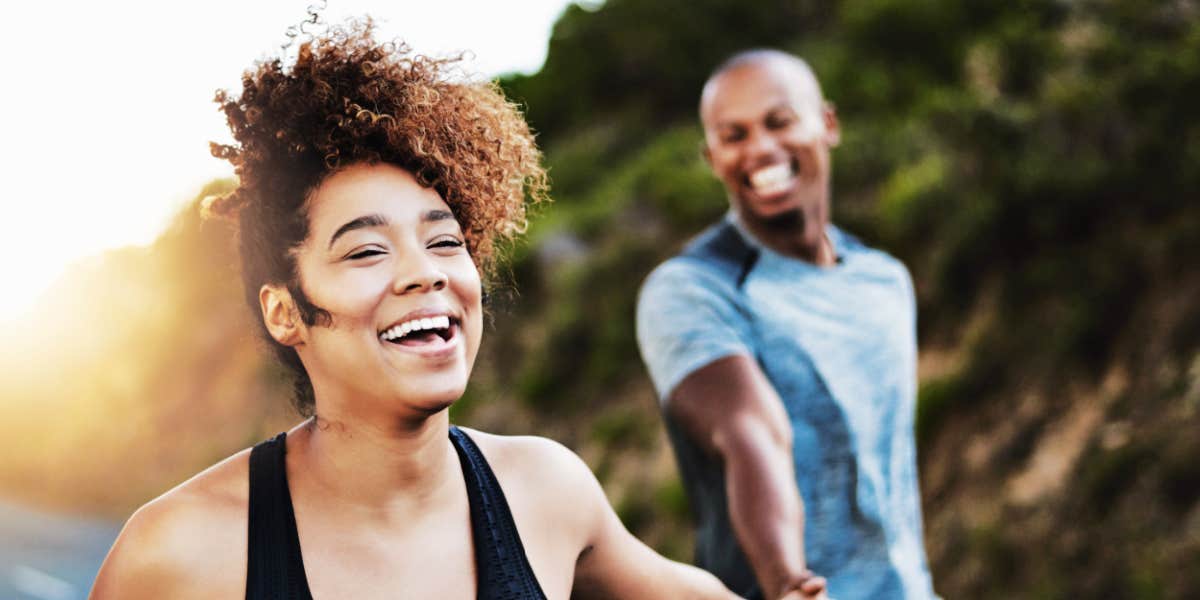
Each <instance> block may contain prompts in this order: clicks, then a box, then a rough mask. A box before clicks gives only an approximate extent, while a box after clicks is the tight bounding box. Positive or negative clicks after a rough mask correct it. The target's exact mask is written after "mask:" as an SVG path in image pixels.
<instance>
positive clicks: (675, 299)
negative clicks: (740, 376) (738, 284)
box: [637, 262, 754, 405]
mask: <svg viewBox="0 0 1200 600" xmlns="http://www.w3.org/2000/svg"><path fill="white" fill-rule="evenodd" d="M637 340H638V348H639V349H640V350H641V353H642V360H643V361H644V362H645V363H646V368H647V370H649V372H650V379H651V380H652V381H653V382H654V388H655V390H657V392H658V398H659V402H660V403H662V404H664V405H665V404H666V402H667V399H668V398H669V397H670V395H671V392H672V391H674V390H675V387H676V386H678V385H679V383H680V382H682V381H683V380H684V379H685V378H687V376H688V375H691V374H692V373H693V372H695V371H696V370H697V369H699V368H701V367H703V366H705V365H708V364H710V363H712V362H713V361H715V360H717V359H719V358H725V357H727V356H734V355H738V354H746V355H751V356H752V355H753V354H754V352H753V350H752V348H753V337H752V335H751V331H750V323H749V322H748V321H747V320H746V317H745V316H744V315H743V313H742V312H741V311H740V310H739V308H738V305H737V297H736V290H735V289H734V288H733V287H732V286H730V285H728V284H725V283H723V282H721V281H720V280H719V279H718V278H717V277H715V276H713V275H710V274H708V273H705V272H704V271H702V270H700V269H697V268H692V267H689V266H688V265H687V264H680V263H677V262H668V263H666V264H664V265H662V266H660V267H659V268H658V269H656V270H655V271H654V272H653V273H651V274H650V276H649V277H648V278H646V282H645V283H644V284H643V285H642V290H641V293H640V294H639V296H638V304H637Z"/></svg>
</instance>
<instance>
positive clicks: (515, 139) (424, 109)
mask: <svg viewBox="0 0 1200 600" xmlns="http://www.w3.org/2000/svg"><path fill="white" fill-rule="evenodd" d="M297 50H298V52H297V55H296V57H295V59H294V61H290V63H289V62H285V60H284V59H282V58H276V59H273V60H267V61H262V62H259V63H257V64H256V65H255V67H254V68H253V69H251V70H249V71H247V72H246V73H245V74H244V75H243V77H242V92H241V94H240V95H239V96H233V95H231V94H229V93H228V92H226V91H224V90H220V91H218V92H217V96H216V102H217V103H218V104H220V108H221V110H222V111H223V112H224V113H225V116H226V117H227V119H228V121H229V127H230V129H231V130H232V133H233V137H234V139H235V140H236V142H237V143H236V145H224V144H216V143H214V144H212V152H213V155H214V156H216V157H218V158H223V159H226V160H228V161H229V162H230V163H232V164H233V166H234V168H235V172H236V174H237V177H238V187H237V188H236V189H235V190H234V191H233V192H231V193H229V194H227V195H225V196H222V197H215V198H211V199H209V201H208V203H207V205H206V211H207V212H208V213H209V214H212V215H220V216H226V217H229V218H232V219H235V220H236V222H237V224H238V248H239V253H240V256H241V261H242V280H243V284H244V287H245V294H246V301H247V303H248V304H249V305H250V307H251V309H252V311H253V312H254V313H255V315H256V316H257V315H258V312H259V300H258V292H259V289H260V288H261V287H262V286H263V285H264V284H274V285H285V286H287V288H288V290H289V291H290V292H291V294H292V297H293V298H294V299H295V300H296V304H297V308H298V310H299V312H300V316H301V318H302V319H303V320H304V322H305V323H307V324H309V325H313V324H317V323H320V322H326V321H327V320H328V317H329V315H328V313H326V312H325V311H323V310H321V309H320V308H319V307H316V306H314V305H312V304H311V303H310V302H309V301H308V300H307V298H306V297H305V295H304V293H303V290H302V289H301V286H300V282H299V279H298V274H297V270H296V263H295V259H294V256H293V253H292V250H293V249H295V248H296V247H298V246H300V245H301V244H302V243H303V242H304V240H305V239H306V238H307V237H308V214H307V210H306V209H307V205H306V202H307V199H308V198H309V196H310V195H311V193H312V192H313V191H314V190H315V189H316V188H317V187H318V186H319V185H320V184H321V182H323V181H324V180H325V178H327V177H329V176H330V175H331V174H333V173H335V172H337V171H338V170H339V169H341V168H344V167H348V166H350V165H353V164H357V163H389V164H393V165H396V166H398V167H400V168H403V169H405V170H407V171H409V172H410V173H412V174H413V176H414V177H416V179H417V181H418V182H420V183H421V184H422V185H424V186H427V187H429V188H432V189H434V190H436V191H437V192H438V193H439V194H441V196H442V199H443V200H445V202H446V204H447V205H449V207H450V210H451V211H452V212H453V213H454V215H455V217H456V218H457V219H458V222H459V225H460V226H461V227H462V230H463V233H464V235H465V237H466V242H467V247H468V249H469V251H470V253H471V256H472V258H473V259H474V260H475V263H476V265H477V266H478V267H479V268H480V271H481V272H482V274H483V275H484V277H485V280H486V279H487V278H488V277H489V276H490V275H491V274H492V273H493V271H494V267H495V262H496V250H497V243H498V242H500V241H502V240H504V239H507V238H510V237H511V236H513V235H515V234H517V233H519V232H521V231H522V230H523V229H524V226H525V205H526V202H527V201H531V202H537V201H540V200H542V199H544V198H545V196H546V189H547V184H546V174H545V171H544V169H543V168H542V166H541V153H540V152H539V150H538V149H537V146H536V145H535V144H534V140H533V135H532V133H531V132H530V130H529V126H528V125H527V124H526V122H525V120H524V118H523V117H522V115H521V113H520V112H519V110H518V109H517V107H516V106H514V105H513V104H512V103H510V102H508V101H507V100H506V99H505V98H504V96H503V94H502V93H501V92H500V91H499V89H498V86H497V85H496V84H495V83H491V82H472V81H467V80H465V79H464V78H463V77H461V76H459V77H458V79H457V80H455V79H453V78H451V77H450V75H451V72H450V71H451V69H450V67H453V66H454V63H455V61H456V59H435V58H429V57H425V56H420V55H414V54H412V53H411V52H410V50H409V48H408V47H407V46H406V45H404V44H403V43H398V42H389V43H379V42H376V41H375V39H374V36H373V25H372V23H371V21H370V20H366V21H351V22H349V23H348V24H347V25H346V26H342V27H337V26H335V27H330V28H328V29H327V30H326V31H325V32H324V33H322V34H320V35H318V36H315V37H313V38H312V39H308V40H306V41H304V42H303V43H302V44H300V46H299V47H298V49H297ZM255 322H257V323H258V324H259V333H260V334H261V335H262V336H263V337H264V338H265V339H266V340H267V341H268V343H269V344H270V345H271V347H272V349H273V350H274V352H275V354H276V356H277V357H278V358H279V359H280V360H281V361H282V362H283V363H284V365H285V366H287V367H288V368H289V370H291V371H292V373H293V375H294V376H295V388H296V394H295V399H294V400H295V404H296V407H297V408H298V409H299V411H300V412H301V414H305V415H309V414H311V413H312V409H313V397H312V384H311V382H310V381H309V379H308V376H307V373H306V372H305V370H304V367H303V365H302V364H301V363H300V359H299V356H298V355H297V354H296V352H295V351H294V350H293V349H292V348H290V347H286V346H283V345H281V344H279V343H277V342H275V340H274V339H272V338H271V337H270V335H269V334H268V333H267V331H266V328H265V325H263V323H262V319H261V318H256V319H255Z"/></svg>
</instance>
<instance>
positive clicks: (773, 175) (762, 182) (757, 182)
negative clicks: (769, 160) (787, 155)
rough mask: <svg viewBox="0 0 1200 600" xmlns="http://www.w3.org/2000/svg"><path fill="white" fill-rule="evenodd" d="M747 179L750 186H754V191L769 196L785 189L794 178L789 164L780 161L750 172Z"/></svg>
mask: <svg viewBox="0 0 1200 600" xmlns="http://www.w3.org/2000/svg"><path fill="white" fill-rule="evenodd" d="M749 179H750V187H752V188H754V192H755V193H757V194H759V195H763V196H770V195H772V194H778V193H780V192H784V191H786V190H787V189H788V188H789V187H791V185H792V183H793V182H794V181H795V179H796V178H795V176H794V175H793V174H792V166H791V165H789V164H788V163H780V164H778V165H774V166H770V167H764V168H762V169H759V170H757V171H755V172H753V173H751V174H750V178H749Z"/></svg>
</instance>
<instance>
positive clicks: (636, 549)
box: [552, 444, 737, 600]
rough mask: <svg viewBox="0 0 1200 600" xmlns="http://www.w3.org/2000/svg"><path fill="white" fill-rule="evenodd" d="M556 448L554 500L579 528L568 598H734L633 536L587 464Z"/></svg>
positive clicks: (714, 580)
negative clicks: (560, 504)
mask: <svg viewBox="0 0 1200 600" xmlns="http://www.w3.org/2000/svg"><path fill="white" fill-rule="evenodd" d="M555 446H556V452H555V454H558V457H556V458H555V459H554V460H553V461H552V462H554V463H556V465H555V470H556V471H558V473H557V475H560V476H559V477H556V478H555V479H556V480H557V482H558V484H557V485H558V486H559V490H560V492H561V493H559V494H556V496H557V499H556V500H555V501H556V502H559V503H562V504H563V505H564V506H563V507H565V508H567V509H569V510H570V511H571V512H572V513H574V514H575V515H577V519H571V520H572V521H575V522H576V523H579V524H580V525H579V529H578V531H579V532H580V534H581V536H580V539H581V540H582V545H581V547H582V551H581V552H580V553H579V558H578V559H577V560H576V563H575V580H574V585H573V586H572V592H571V596H572V597H573V598H681V599H686V598H696V599H721V600H727V599H732V598H737V596H736V595H734V594H733V593H732V592H730V591H729V590H727V589H726V588H725V586H724V585H722V584H721V582H720V581H719V580H718V579H717V578H716V577H714V576H713V575H712V574H711V573H708V572H707V571H704V570H701V569H698V568H696V567H693V566H690V565H685V564H682V563H679V562H675V561H672V560H669V559H667V558H664V557H663V556H661V555H660V554H658V553H657V552H655V551H654V550H652V549H651V548H650V547H649V546H646V545H645V544H643V543H642V542H641V541H639V540H638V539H637V538H635V537H633V535H632V534H630V533H629V531H628V530H627V529H625V526H624V525H623V524H622V523H621V520H620V518H618V517H617V514H616V512H614V511H613V508H612V506H611V505H610V504H609V503H608V498H607V497H606V496H605V494H604V490H603V488H601V487H600V483H599V482H598V481H596V477H595V476H594V475H593V474H592V471H591V469H590V468H588V466H587V464H586V463H584V462H583V460H581V459H580V458H579V457H578V456H576V455H575V453H573V452H571V451H570V450H568V449H566V448H565V447H562V446H558V445H557V444H555ZM556 508H562V507H556ZM556 512H557V511H556Z"/></svg>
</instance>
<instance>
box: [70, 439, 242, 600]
mask: <svg viewBox="0 0 1200 600" xmlns="http://www.w3.org/2000/svg"><path fill="white" fill-rule="evenodd" d="M249 465H250V450H248V449H247V450H243V451H241V452H239V453H237V454H235V455H233V456H231V457H229V458H227V459H225V460H223V461H221V462H219V463H217V464H216V465H213V466H212V467H209V468H208V469H206V470H204V471H203V472H201V473H200V474H198V475H196V476H195V477H192V478H191V479H189V480H187V481H185V482H184V483H182V484H180V485H179V486H177V487H175V488H174V489H172V490H170V491H168V492H167V493H165V494H163V495H162V496H159V497H158V498H156V499H154V500H152V501H150V502H149V503H147V504H146V505H144V506H142V507H141V508H139V509H138V510H137V511H136V512H135V513H134V514H133V516H131V517H130V518H129V521H127V522H126V523H125V527H124V528H123V529H122V530H121V534H120V535H119V536H118V537H117V541H116V543H114V544H113V548H112V550H110V551H109V554H108V557H107V558H106V559H105V561H104V565H103V566H102V567H101V568H100V573H99V575H97V577H96V584H95V586H94V588H93V590H92V597H93V598H143V597H144V598H150V597H156V598H163V597H171V598H191V597H197V598H199V597H204V598H221V597H239V596H241V595H243V594H244V593H245V572H246V540H247V537H246V536H247V534H246V530H247V518H248V517H247V506H248V501H249V495H250V484H249Z"/></svg>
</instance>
